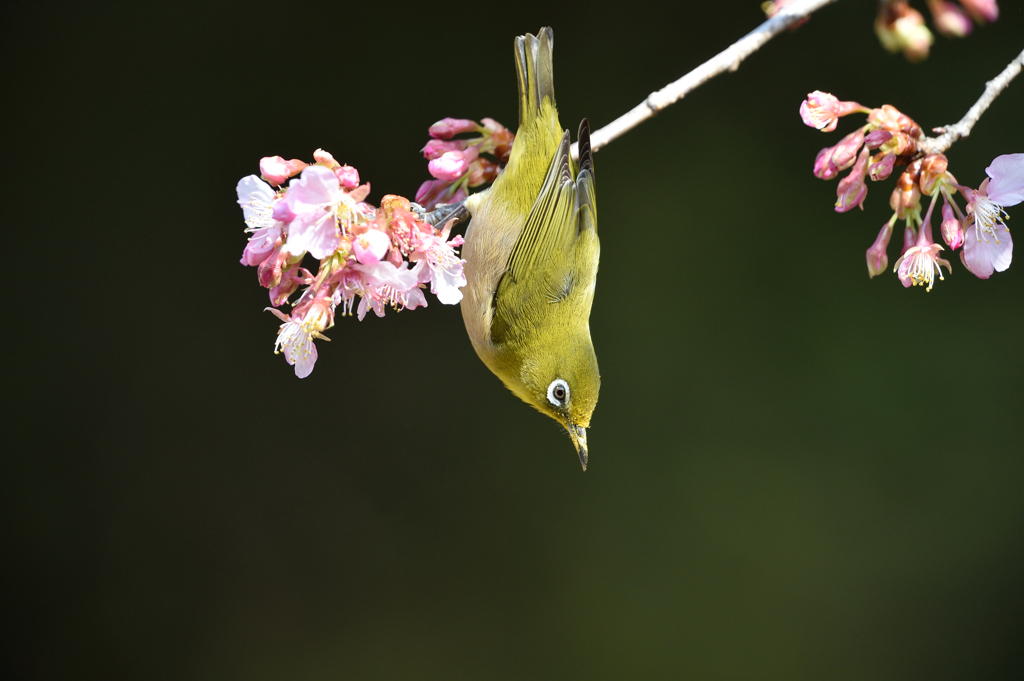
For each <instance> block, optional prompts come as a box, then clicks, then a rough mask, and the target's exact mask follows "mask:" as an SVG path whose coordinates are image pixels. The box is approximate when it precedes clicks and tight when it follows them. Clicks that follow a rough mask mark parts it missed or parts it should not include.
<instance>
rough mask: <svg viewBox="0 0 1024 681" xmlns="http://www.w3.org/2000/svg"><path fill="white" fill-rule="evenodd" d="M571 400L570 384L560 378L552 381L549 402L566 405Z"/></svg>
mask: <svg viewBox="0 0 1024 681" xmlns="http://www.w3.org/2000/svg"><path fill="white" fill-rule="evenodd" d="M568 401H569V384H568V383H566V382H565V381H563V380H562V379H560V378H556V379H555V380H553V381H551V385H549V386H548V402H550V403H551V404H553V405H555V406H556V407H564V406H565V403H566V402H568Z"/></svg>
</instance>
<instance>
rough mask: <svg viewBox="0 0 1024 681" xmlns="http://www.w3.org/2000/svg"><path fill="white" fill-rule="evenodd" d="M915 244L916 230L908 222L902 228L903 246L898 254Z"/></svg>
mask: <svg viewBox="0 0 1024 681" xmlns="http://www.w3.org/2000/svg"><path fill="white" fill-rule="evenodd" d="M916 245H917V230H915V229H914V228H913V227H912V226H911V225H910V224H909V223H908V224H907V226H906V228H904V230H903V248H902V249H901V250H900V255H903V254H904V253H906V252H907V251H909V250H910V249H911V248H913V247H914V246H916Z"/></svg>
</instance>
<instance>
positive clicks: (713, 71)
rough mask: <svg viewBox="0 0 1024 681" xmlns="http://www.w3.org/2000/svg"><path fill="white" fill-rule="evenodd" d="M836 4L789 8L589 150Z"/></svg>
mask: <svg viewBox="0 0 1024 681" xmlns="http://www.w3.org/2000/svg"><path fill="white" fill-rule="evenodd" d="M835 1H836V0H803V1H800V2H794V3H792V4H788V5H786V6H785V7H784V8H782V9H781V10H780V11H779V13H778V14H776V15H775V16H773V17H772V18H771V19H768V20H767V21H766V22H764V23H763V24H761V25H760V26H758V27H757V28H755V29H754V30H753V31H751V32H750V33H748V34H747V35H746V36H744V37H743V38H741V39H740V40H739V41H738V42H736V43H733V44H732V45H730V46H729V47H728V48H726V49H725V50H724V51H722V52H720V53H719V54H717V55H716V56H714V57H712V58H711V59H709V60H708V61H706V62H704V63H703V64H701V65H700V66H698V67H697V68H695V69H694V70H693V71H690V72H689V73H687V74H686V75H685V76H683V77H682V78H680V79H679V80H677V81H676V82H674V83H671V84H669V85H667V86H665V87H664V88H662V89H660V90H658V91H657V92H652V93H651V94H650V95H648V96H647V99H645V100H644V101H643V102H641V103H640V104H638V105H637V106H635V107H633V109H632V110H630V111H628V112H627V113H625V114H623V115H622V116H619V117H618V118H617V119H615V120H614V121H612V122H611V123H609V124H608V125H606V126H604V127H603V128H601V129H600V130H597V131H595V132H594V133H593V134H591V136H590V148H591V149H592V150H593V151H597V150H598V149H600V148H601V147H603V146H604V145H606V144H608V143H609V142H611V141H612V140H613V139H616V138H617V137H619V136H621V135H623V134H624V133H626V132H628V131H630V130H632V129H633V128H635V127H636V126H638V125H640V124H641V123H643V122H644V121H646V120H647V119H648V118H651V117H653V116H654V114H656V113H658V112H659V111H661V110H662V109H664V108H666V107H668V106H670V105H672V104H675V103H676V102H678V101H679V100H680V99H682V98H683V97H684V96H686V95H687V94H688V93H689V92H690V91H691V90H694V89H696V88H697V86H699V85H702V84H703V83H705V82H707V81H709V80H711V79H712V78H714V77H715V76H717V75H720V74H722V73H725V72H726V71H735V70H736V69H738V68H739V67H740V62H742V61H743V60H744V59H746V58H747V57H749V56H750V55H752V54H753V53H755V52H757V51H758V50H759V49H760V48H761V46H763V45H764V44H765V43H766V42H768V41H769V40H771V39H772V38H774V37H775V36H777V35H778V34H779V33H782V32H783V31H785V30H786V29H787V28H789V27H791V26H792V25H793V24H795V23H797V22H798V21H800V20H802V19H806V18H807V17H808V16H810V15H811V13H812V12H814V11H816V10H818V9H820V8H822V7H824V6H825V5H830V4H832V3H833V2H835ZM572 157H573V158H574V159H576V158H578V146H577V145H576V144H573V145H572Z"/></svg>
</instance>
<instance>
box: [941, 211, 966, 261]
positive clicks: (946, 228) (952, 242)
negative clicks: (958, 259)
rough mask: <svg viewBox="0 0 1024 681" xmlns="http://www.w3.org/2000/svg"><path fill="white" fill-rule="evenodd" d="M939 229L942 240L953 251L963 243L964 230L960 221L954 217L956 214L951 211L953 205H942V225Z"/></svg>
mask: <svg viewBox="0 0 1024 681" xmlns="http://www.w3.org/2000/svg"><path fill="white" fill-rule="evenodd" d="M940 231H941V232H942V240H943V241H945V242H946V245H947V246H949V247H950V248H951V249H953V250H954V251H955V250H956V249H958V248H960V246H962V245H963V243H964V230H963V228H962V227H961V226H960V221H959V220H957V219H956V215H955V214H954V213H953V207H952V206H950V205H949V204H948V203H944V204H943V205H942V226H941V227H940Z"/></svg>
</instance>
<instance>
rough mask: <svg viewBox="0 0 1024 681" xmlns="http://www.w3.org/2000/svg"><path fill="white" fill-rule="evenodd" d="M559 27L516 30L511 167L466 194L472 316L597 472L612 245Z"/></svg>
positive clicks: (478, 332) (467, 313)
mask: <svg viewBox="0 0 1024 681" xmlns="http://www.w3.org/2000/svg"><path fill="white" fill-rule="evenodd" d="M553 44H554V34H553V32H552V30H551V29H550V28H543V29H541V30H540V31H539V35H538V36H536V37H535V36H533V35H530V34H527V35H525V36H520V37H518V38H516V41H515V58H516V72H517V75H518V80H519V130H518V131H517V132H516V137H515V142H514V143H513V145H512V153H511V156H510V157H509V161H508V165H507V166H506V167H505V169H504V170H503V171H502V173H501V174H500V175H499V176H498V177H497V179H495V181H494V184H493V185H492V186H491V187H490V189H488V190H487V191H484V192H480V193H478V194H474V195H473V196H471V197H470V198H469V199H468V200H467V201H466V208H467V209H468V211H469V213H470V215H471V218H472V219H471V221H470V224H469V227H468V228H467V230H466V237H465V238H466V244H465V246H464V247H463V257H464V258H465V259H466V265H465V273H466V279H467V285H466V288H465V290H464V294H465V295H464V298H463V300H462V303H461V306H462V318H463V320H464V321H465V324H466V331H467V332H468V333H469V338H470V340H471V341H472V343H473V347H474V348H475V349H476V352H477V354H478V355H479V356H480V359H481V360H483V362H484V364H486V365H487V368H489V369H490V370H491V371H492V372H494V374H495V375H496V376H497V377H498V378H500V379H501V380H502V381H503V382H504V383H505V385H506V386H507V387H508V389H509V390H511V391H512V392H513V393H515V394H516V395H518V396H519V397H520V398H521V399H522V400H523V401H524V402H526V403H527V404H529V405H531V406H532V407H534V408H535V409H537V410H538V411H540V412H541V413H544V414H547V415H548V416H550V417H551V418H553V419H555V420H556V421H558V422H559V423H560V424H562V426H563V427H564V428H565V430H566V431H567V432H568V433H569V437H570V438H571V439H572V443H573V446H574V447H575V448H576V451H577V452H578V454H579V457H580V463H581V464H582V465H583V470H586V469H587V457H588V454H587V430H586V429H587V428H589V427H590V417H591V414H593V411H594V407H595V406H596V405H597V396H598V391H599V390H600V387H601V376H600V372H599V371H598V368H597V356H596V354H595V353H594V344H593V342H592V341H591V338H590V308H591V305H592V304H593V301H594V286H595V283H596V281H597V262H598V258H599V256H600V251H601V247H600V242H599V240H598V238H597V208H596V204H595V202H594V166H593V159H592V157H591V150H590V127H589V124H588V122H587V120H586V119H583V121H582V122H581V123H580V128H579V136H578V139H579V154H578V156H579V165H578V166H577V165H576V164H575V163H573V161H572V159H571V157H570V154H569V146H570V144H569V142H570V140H569V131H568V130H563V129H562V127H561V125H560V124H559V122H558V110H557V109H556V108H555V91H554V84H553V80H552V77H553V76H552V63H551V53H552V48H553Z"/></svg>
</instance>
